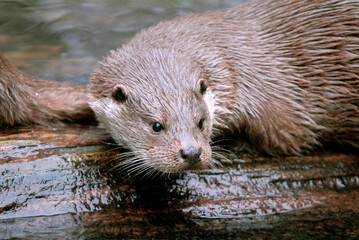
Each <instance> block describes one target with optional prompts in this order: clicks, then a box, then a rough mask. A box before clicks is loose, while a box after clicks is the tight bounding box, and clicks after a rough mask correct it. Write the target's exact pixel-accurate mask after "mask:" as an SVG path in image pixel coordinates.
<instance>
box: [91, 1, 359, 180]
mask: <svg viewBox="0 0 359 240" xmlns="http://www.w3.org/2000/svg"><path fill="white" fill-rule="evenodd" d="M89 92H90V100H89V104H90V107H91V108H92V110H93V111H94V113H95V115H96V118H97V120H98V121H99V122H100V123H101V124H102V125H103V126H104V127H105V128H107V129H108V131H109V133H110V134H111V135H112V137H113V138H114V140H115V141H116V142H117V143H118V144H120V145H121V146H123V147H125V148H128V149H129V150H131V153H125V154H124V155H122V156H120V158H121V157H126V158H127V160H125V161H124V163H123V166H125V168H126V167H127V168H129V166H130V167H132V168H134V169H137V170H140V171H147V170H150V169H156V170H159V171H161V172H164V173H175V172H182V171H185V170H188V169H203V168H205V167H207V166H209V165H211V164H212V163H213V158H214V157H215V155H214V154H216V153H212V150H211V149H212V148H211V144H212V140H211V139H217V138H227V136H231V137H233V145H234V146H236V148H237V149H239V150H242V151H255V152H260V153H265V154H270V155H296V154H302V153H304V152H307V151H310V150H312V149H313V148H315V147H318V146H320V145H321V144H323V143H327V142H329V143H330V142H335V143H339V144H348V145H350V146H354V147H359V143H358V140H359V2H358V1H350V0H341V1H338V0H316V1H310V0H289V1H277V0H258V1H254V2H250V3H246V4H243V5H241V6H238V7H234V8H230V9H224V10H220V11H216V12H206V13H200V14H192V15H188V16H183V17H179V18H176V19H174V20H170V21H165V22H161V23H159V24H157V25H156V26H152V27H150V28H148V29H147V30H143V31H141V32H139V33H138V34H136V35H135V36H134V38H133V39H132V40H130V41H129V42H128V43H126V44H125V45H123V46H122V47H121V48H119V49H117V50H113V51H111V53H110V54H109V56H107V57H106V58H104V59H103V61H101V62H100V63H99V65H98V67H97V68H96V69H95V71H94V73H93V75H92V77H91V84H90V85H89ZM126 164H130V165H128V166H127V165H126ZM131 164H132V165H131ZM120 165H121V163H120Z"/></svg>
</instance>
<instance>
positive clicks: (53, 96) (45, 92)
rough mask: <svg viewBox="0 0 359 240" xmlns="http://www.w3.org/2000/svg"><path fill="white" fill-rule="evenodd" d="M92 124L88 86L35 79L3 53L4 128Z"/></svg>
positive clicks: (0, 117) (0, 113) (0, 104)
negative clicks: (32, 125)
mask: <svg viewBox="0 0 359 240" xmlns="http://www.w3.org/2000/svg"><path fill="white" fill-rule="evenodd" d="M90 122H92V123H93V122H94V113H93V112H92V110H91V109H90V107H89V105H88V93H87V87H86V86H77V85H73V84H69V83H59V82H52V81H46V80H42V79H36V78H32V77H30V76H28V75H26V74H25V73H23V72H22V71H20V70H19V69H17V68H16V67H14V66H13V65H12V64H11V63H10V62H9V61H8V60H7V59H6V58H5V57H4V56H3V55H2V54H1V53H0V128H1V127H3V128H4V127H13V126H19V125H28V124H37V125H43V126H55V125H56V126H59V125H64V124H65V123H90Z"/></svg>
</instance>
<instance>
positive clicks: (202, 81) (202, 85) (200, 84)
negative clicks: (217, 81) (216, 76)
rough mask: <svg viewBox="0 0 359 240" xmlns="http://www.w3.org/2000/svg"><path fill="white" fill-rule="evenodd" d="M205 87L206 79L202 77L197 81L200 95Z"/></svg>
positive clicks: (206, 85)
mask: <svg viewBox="0 0 359 240" xmlns="http://www.w3.org/2000/svg"><path fill="white" fill-rule="evenodd" d="M207 87H208V84H207V81H206V80H203V79H202V80H201V81H199V91H200V93H201V94H202V95H203V94H205V93H206V91H207Z"/></svg>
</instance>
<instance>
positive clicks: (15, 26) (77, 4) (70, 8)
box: [0, 0, 248, 84]
mask: <svg viewBox="0 0 359 240" xmlns="http://www.w3.org/2000/svg"><path fill="white" fill-rule="evenodd" d="M246 1H248V0H184V1H182V0H174V1H163V0H162V1H160V0H132V1H128V0H105V1H94V0H92V1H78V0H55V1H52V0H32V1H25V0H24V1H3V0H1V1H0V51H3V52H5V53H6V56H8V57H9V58H10V59H11V60H12V61H13V63H14V64H15V65H16V66H18V67H19V68H20V69H22V70H23V71H25V72H26V73H28V74H30V75H32V76H35V77H38V78H45V79H51V80H56V81H69V82H72V83H79V84H86V83H88V79H89V76H90V75H91V73H92V71H93V69H94V67H95V66H96V63H97V62H98V60H101V59H102V57H104V56H105V55H106V54H108V52H109V50H111V49H115V48H118V47H121V45H122V44H124V43H125V42H126V41H128V40H129V39H130V38H131V37H132V36H133V35H134V34H135V33H136V32H138V31H139V30H141V29H144V28H146V27H148V26H150V25H153V24H156V23H158V22H160V21H163V20H167V19H172V18H174V17H177V16H182V15H185V14H188V13H194V12H204V11H209V10H216V9H221V8H227V7H231V6H235V5H238V4H240V3H242V2H246Z"/></svg>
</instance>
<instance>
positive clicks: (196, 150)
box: [179, 146, 202, 165]
mask: <svg viewBox="0 0 359 240" xmlns="http://www.w3.org/2000/svg"><path fill="white" fill-rule="evenodd" d="M179 153H180V154H179V155H180V157H181V158H182V160H183V161H184V162H186V163H188V164H190V165H194V164H196V163H198V162H200V161H201V154H202V148H200V147H194V146H190V147H187V148H182V149H180V151H179Z"/></svg>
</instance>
